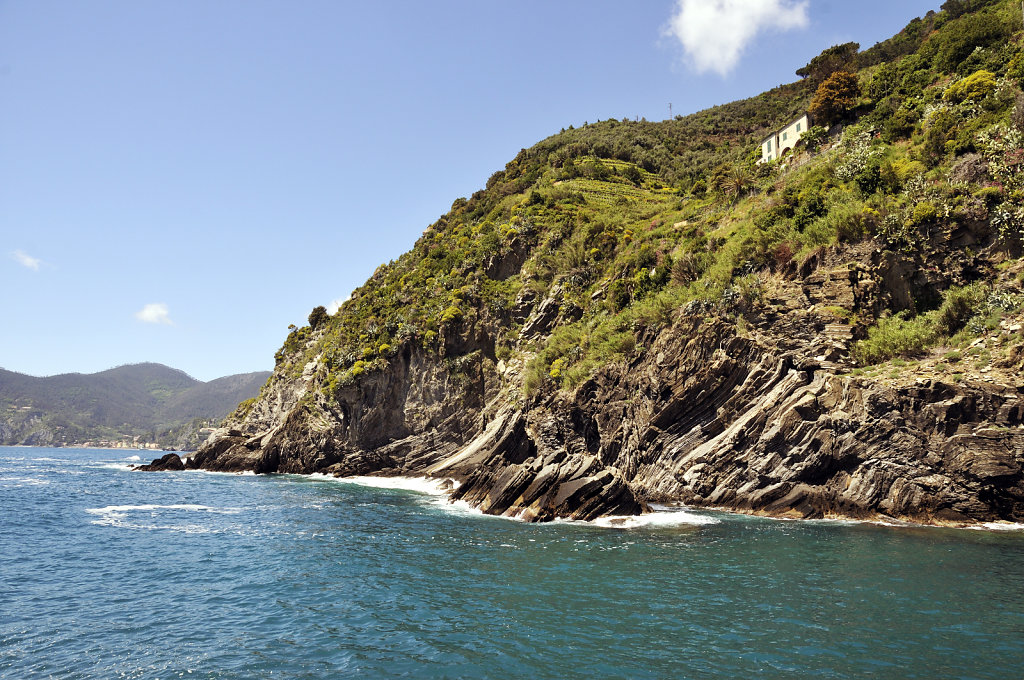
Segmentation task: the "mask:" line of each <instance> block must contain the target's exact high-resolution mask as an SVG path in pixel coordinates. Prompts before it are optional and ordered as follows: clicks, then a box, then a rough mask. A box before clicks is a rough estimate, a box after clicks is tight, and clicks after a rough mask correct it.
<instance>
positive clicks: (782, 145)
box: [758, 113, 811, 163]
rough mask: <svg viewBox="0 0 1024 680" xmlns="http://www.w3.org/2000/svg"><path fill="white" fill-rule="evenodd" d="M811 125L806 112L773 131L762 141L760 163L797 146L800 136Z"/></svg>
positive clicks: (776, 157) (775, 157)
mask: <svg viewBox="0 0 1024 680" xmlns="http://www.w3.org/2000/svg"><path fill="white" fill-rule="evenodd" d="M810 125H811V119H810V117H809V116H808V115H807V114H806V113H805V114H804V115H802V116H800V117H799V118H797V119H796V120H794V121H793V122H792V123H790V124H789V125H787V126H786V127H784V128H782V129H781V130H779V131H778V132H773V133H772V134H770V135H768V136H767V137H765V138H764V140H763V141H762V142H761V160H759V161H758V163H767V162H768V161H774V160H777V159H779V158H781V157H782V152H783V151H785V150H786V149H792V148H793V147H794V146H796V143H797V141H798V140H799V139H800V137H802V136H803V134H804V133H805V132H807V128H809V127H810Z"/></svg>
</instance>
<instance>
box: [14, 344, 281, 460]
mask: <svg viewBox="0 0 1024 680" xmlns="http://www.w3.org/2000/svg"><path fill="white" fill-rule="evenodd" d="M268 376H269V373H266V372H257V373H246V374H241V375H233V376H228V377H225V378H218V379H217V380H212V381H210V382H205V383H204V382H201V381H199V380H196V379H195V378H192V377H190V376H189V375H187V374H186V373H184V372H183V371H179V370H176V369H173V368H168V367H167V366H163V365H161V364H152V363H145V364H132V365H127V366H119V367H117V368H112V369H110V370H107V371H102V372H100V373H92V374H88V375H83V374H81V373H67V374H63V375H55V376H50V377H45V378H37V377H33V376H28V375H23V374H21V373H14V372H12V371H5V370H3V369H0V444H38V445H47V446H55V445H73V444H85V443H99V442H123V441H127V442H129V443H135V444H159V445H161V446H168V447H172V448H179V446H185V447H190V448H195V446H198V444H199V443H200V442H201V439H198V438H197V437H198V434H197V431H198V429H199V428H200V427H202V426H203V425H208V424H210V423H211V422H217V421H219V420H221V419H222V418H224V416H226V415H227V414H228V413H230V412H231V410H232V409H233V408H235V406H236V405H237V404H238V402H240V401H242V400H244V399H248V398H251V397H254V396H255V395H256V394H257V393H258V392H259V389H260V387H261V386H262V385H263V383H265V382H266V380H267V377H268Z"/></svg>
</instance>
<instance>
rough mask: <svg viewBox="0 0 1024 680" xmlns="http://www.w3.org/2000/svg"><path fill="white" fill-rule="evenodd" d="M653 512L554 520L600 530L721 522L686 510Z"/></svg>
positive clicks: (661, 508)
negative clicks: (587, 518) (586, 518)
mask: <svg viewBox="0 0 1024 680" xmlns="http://www.w3.org/2000/svg"><path fill="white" fill-rule="evenodd" d="M652 509H653V512H647V513H644V514H642V515H607V516H605V517H598V518H597V519H592V520H589V521H584V520H576V519H556V520H555V522H557V523H564V524H585V525H588V526H594V527H600V528H602V529H641V528H656V529H667V528H671V527H687V526H706V525H710V524H721V522H722V520H720V519H717V518H715V517H710V516H708V515H703V514H697V513H695V512H692V511H690V510H689V509H687V508H669V507H664V506H652Z"/></svg>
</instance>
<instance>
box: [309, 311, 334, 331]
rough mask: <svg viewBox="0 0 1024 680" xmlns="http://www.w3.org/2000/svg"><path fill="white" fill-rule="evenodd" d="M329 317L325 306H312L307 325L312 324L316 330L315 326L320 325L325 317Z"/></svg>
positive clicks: (325, 319)
mask: <svg viewBox="0 0 1024 680" xmlns="http://www.w3.org/2000/svg"><path fill="white" fill-rule="evenodd" d="M329 318H330V315H329V314H328V313H327V308H326V307H324V306H323V305H319V306H317V307H314V308H313V311H312V312H310V313H309V325H310V326H312V327H313V329H314V330H316V329H317V328H319V327H320V326H322V325H323V324H324V322H325V321H327V319H329Z"/></svg>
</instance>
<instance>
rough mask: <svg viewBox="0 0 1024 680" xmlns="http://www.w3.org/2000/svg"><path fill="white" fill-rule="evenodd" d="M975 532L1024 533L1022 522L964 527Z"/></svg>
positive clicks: (991, 523) (985, 523) (988, 523)
mask: <svg viewBox="0 0 1024 680" xmlns="http://www.w3.org/2000/svg"><path fill="white" fill-rule="evenodd" d="M964 528H965V529H973V530H975V531H1024V523H1022V522H982V523H981V524H975V525H974V526H969V527H964Z"/></svg>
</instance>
